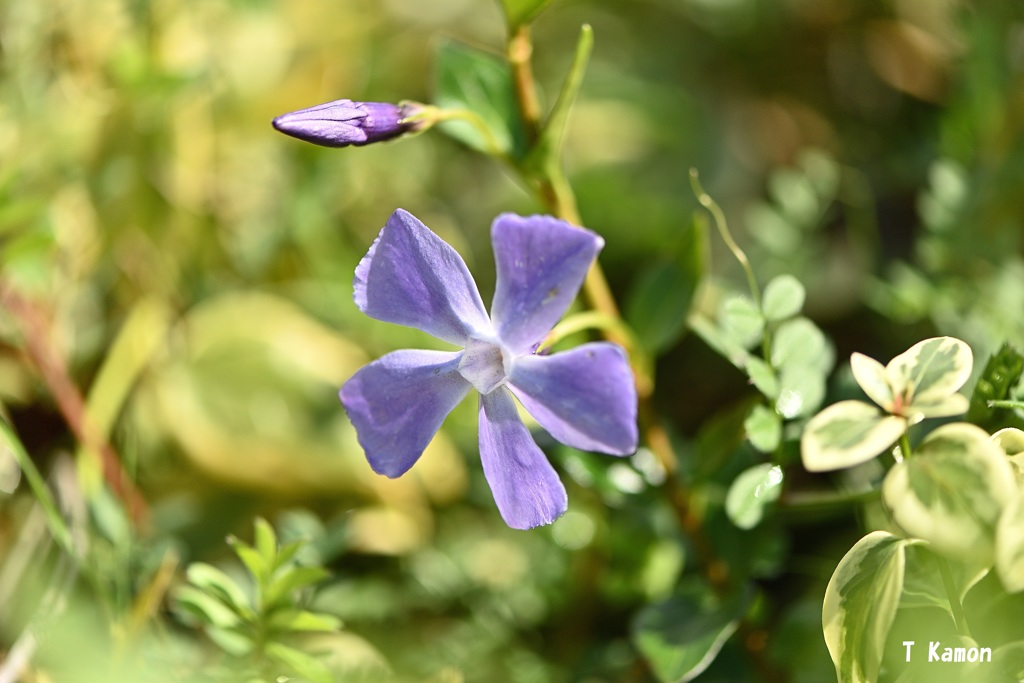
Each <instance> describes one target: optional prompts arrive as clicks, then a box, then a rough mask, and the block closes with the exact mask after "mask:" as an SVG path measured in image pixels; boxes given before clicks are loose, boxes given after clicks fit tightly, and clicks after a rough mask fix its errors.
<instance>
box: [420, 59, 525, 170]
mask: <svg viewBox="0 0 1024 683" xmlns="http://www.w3.org/2000/svg"><path fill="white" fill-rule="evenodd" d="M435 63H436V65H437V96H436V104H437V106H439V107H441V108H442V109H453V110H468V111H470V112H472V113H473V114H475V115H476V116H477V117H478V118H479V121H480V123H481V124H482V125H483V127H484V128H485V130H486V132H485V131H482V130H480V129H479V128H478V127H476V126H474V125H472V124H471V123H469V122H467V121H464V120H450V121H445V122H443V123H441V124H440V127H441V129H442V130H444V131H445V132H446V133H447V134H448V135H450V136H452V137H453V138H455V139H456V140H458V141H459V142H462V143H464V144H466V145H468V146H469V147H471V148H473V149H475V150H477V151H480V152H483V153H485V154H493V153H499V154H506V155H511V156H514V157H516V158H520V157H521V156H522V154H523V152H524V149H523V134H522V127H521V124H520V122H519V113H518V111H517V110H516V104H515V96H514V92H513V87H512V73H511V71H510V69H509V66H508V64H507V63H506V62H505V61H504V60H503V59H502V58H500V57H498V56H496V55H493V54H490V53H488V52H483V51H481V50H477V49H474V48H471V47H469V46H467V45H463V44H461V43H458V42H455V41H452V40H448V41H445V42H443V43H441V45H440V48H439V50H438V54H437V57H436V60H435Z"/></svg>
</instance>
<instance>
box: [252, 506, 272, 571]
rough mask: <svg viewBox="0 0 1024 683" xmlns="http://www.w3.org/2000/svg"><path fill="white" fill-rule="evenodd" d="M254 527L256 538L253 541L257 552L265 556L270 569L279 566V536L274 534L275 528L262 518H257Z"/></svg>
mask: <svg viewBox="0 0 1024 683" xmlns="http://www.w3.org/2000/svg"><path fill="white" fill-rule="evenodd" d="M254 526H255V538H254V539H253V540H254V542H255V548H256V552H258V553H259V554H260V555H262V556H263V559H264V561H265V562H266V564H267V566H268V567H272V566H274V565H275V564H277V534H275V533H274V527H272V526H270V523H269V522H268V521H267V520H265V519H263V518H262V517H257V518H256V521H255V523H254Z"/></svg>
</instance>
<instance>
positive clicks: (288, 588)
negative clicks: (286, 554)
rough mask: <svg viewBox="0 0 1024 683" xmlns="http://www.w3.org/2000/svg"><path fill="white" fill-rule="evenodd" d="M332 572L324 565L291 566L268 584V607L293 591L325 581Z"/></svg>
mask: <svg viewBox="0 0 1024 683" xmlns="http://www.w3.org/2000/svg"><path fill="white" fill-rule="evenodd" d="M328 576H330V573H329V572H328V571H327V570H326V569H324V568H323V567H289V568H288V569H286V570H285V571H283V572H282V573H281V575H280V576H278V577H276V578H275V579H274V580H273V581H271V582H270V585H269V586H267V592H266V594H265V596H264V599H265V601H266V602H265V604H266V607H267V608H270V607H272V606H273V605H275V604H277V602H278V601H280V600H282V599H284V598H286V597H287V596H288V595H290V594H291V592H292V591H296V590H299V589H300V588H305V587H307V586H312V585H313V584H315V583H319V582H320V581H323V580H324V579H326V578H327V577H328Z"/></svg>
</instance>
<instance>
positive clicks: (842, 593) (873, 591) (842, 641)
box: [821, 531, 914, 683]
mask: <svg viewBox="0 0 1024 683" xmlns="http://www.w3.org/2000/svg"><path fill="white" fill-rule="evenodd" d="M913 542H914V541H910V540H906V539H901V538H897V537H896V536H893V535H892V534H889V533H886V532H884V531H873V532H871V533H870V534H868V535H867V536H865V537H864V538H862V539H860V540H859V541H857V543H856V544H855V545H854V546H853V547H852V548H851V549H850V551H849V552H848V553H846V555H845V556H844V557H843V559H842V560H840V561H839V565H838V566H837V567H836V570H835V572H833V574H832V578H831V579H830V580H829V582H828V587H827V588H826V589H825V601H824V604H823V605H822V610H821V623H822V630H823V632H824V634H825V644H826V645H827V646H828V652H829V654H830V655H831V656H832V662H833V663H834V664H835V667H836V677H837V678H838V681H839V683H874V681H877V680H878V668H879V665H880V664H881V661H882V654H883V653H884V650H885V640H886V637H887V636H888V634H889V629H890V628H891V627H892V622H893V619H894V617H895V616H896V608H897V607H898V606H899V601H900V593H901V591H902V589H903V572H904V568H905V564H906V558H905V554H904V553H905V549H906V547H907V546H908V545H909V544H911V543H913Z"/></svg>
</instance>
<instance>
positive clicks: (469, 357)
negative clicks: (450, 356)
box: [459, 338, 508, 394]
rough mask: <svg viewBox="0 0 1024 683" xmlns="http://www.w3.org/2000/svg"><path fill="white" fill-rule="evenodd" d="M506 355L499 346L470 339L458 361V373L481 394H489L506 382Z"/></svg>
mask: <svg viewBox="0 0 1024 683" xmlns="http://www.w3.org/2000/svg"><path fill="white" fill-rule="evenodd" d="M506 355H507V352H506V351H505V350H504V349H503V348H502V347H501V345H500V344H496V343H494V342H490V341H484V340H482V339H474V338H470V340H469V342H468V343H467V344H466V351H465V352H464V353H463V354H462V360H460V361H459V373H460V374H461V375H462V376H463V377H465V378H466V381H467V382H469V383H470V384H472V385H473V386H474V387H476V390H477V391H479V392H480V393H481V394H489V393H491V392H492V391H494V390H495V389H497V388H498V387H500V386H501V385H503V384H505V382H507V381H508V376H507V375H508V372H507V370H506V365H505V363H506V358H505V357H506Z"/></svg>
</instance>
